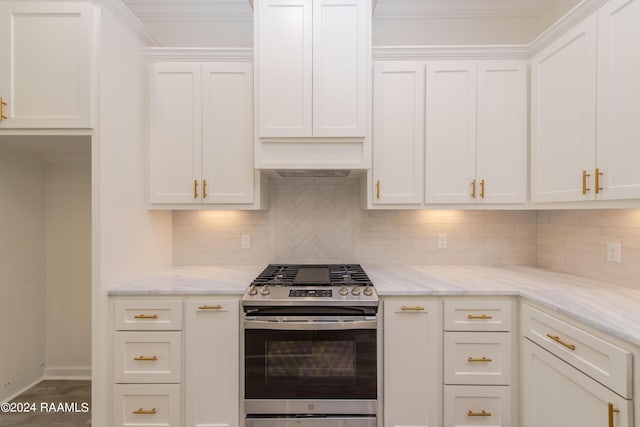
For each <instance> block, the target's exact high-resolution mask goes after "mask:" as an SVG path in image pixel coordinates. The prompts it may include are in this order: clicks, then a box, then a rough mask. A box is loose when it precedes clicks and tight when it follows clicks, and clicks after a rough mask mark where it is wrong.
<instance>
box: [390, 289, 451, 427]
mask: <svg viewBox="0 0 640 427" xmlns="http://www.w3.org/2000/svg"><path fill="white" fill-rule="evenodd" d="M383 304H384V330H383V339H384V373H383V375H384V390H383V392H384V395H383V399H384V427H401V426H402V427H405V426H411V427H437V426H440V425H442V423H441V419H442V417H441V414H440V412H441V409H440V408H441V403H442V396H441V393H442V379H441V378H442V373H441V366H442V349H441V345H442V344H441V343H442V308H441V307H442V302H441V301H437V300H429V299H420V298H416V299H407V300H385V301H384V303H383Z"/></svg>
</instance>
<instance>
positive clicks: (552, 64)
mask: <svg viewBox="0 0 640 427" xmlns="http://www.w3.org/2000/svg"><path fill="white" fill-rule="evenodd" d="M596 31H597V23H596V16H595V15H592V16H590V17H588V18H587V19H586V20H585V21H583V22H582V23H580V24H578V25H577V26H576V27H574V28H573V29H571V30H570V31H569V32H567V33H566V34H564V35H563V36H562V37H560V38H559V39H557V40H556V41H555V42H553V43H552V44H551V45H549V46H548V47H546V48H545V49H543V50H542V51H541V52H540V53H538V54H537V55H536V56H535V57H534V58H533V59H532V60H531V200H532V201H533V202H557V201H575V200H586V199H590V198H593V197H594V193H595V192H594V188H593V185H592V183H593V176H590V177H587V179H586V180H585V188H590V191H585V194H583V185H582V182H583V178H582V174H583V171H585V172H586V173H587V174H590V175H591V174H593V173H594V169H595V149H596V146H595V144H596V140H595V138H596V128H595V126H596Z"/></svg>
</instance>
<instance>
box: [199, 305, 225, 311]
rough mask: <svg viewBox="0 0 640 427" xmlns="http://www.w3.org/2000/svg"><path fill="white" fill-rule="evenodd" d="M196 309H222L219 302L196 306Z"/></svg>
mask: <svg viewBox="0 0 640 427" xmlns="http://www.w3.org/2000/svg"><path fill="white" fill-rule="evenodd" d="M198 310H222V306H221V305H220V304H217V305H201V306H200V307H198Z"/></svg>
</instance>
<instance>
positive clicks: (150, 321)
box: [114, 300, 182, 331]
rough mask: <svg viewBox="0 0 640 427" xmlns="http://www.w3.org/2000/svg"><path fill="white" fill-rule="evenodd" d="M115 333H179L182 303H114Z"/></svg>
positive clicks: (160, 301)
mask: <svg viewBox="0 0 640 427" xmlns="http://www.w3.org/2000/svg"><path fill="white" fill-rule="evenodd" d="M114 307H115V329H116V330H117V331H180V330H182V301H173V300H167V301H164V300H157V301H148V300H145V301H135V300H122V301H115V304H114Z"/></svg>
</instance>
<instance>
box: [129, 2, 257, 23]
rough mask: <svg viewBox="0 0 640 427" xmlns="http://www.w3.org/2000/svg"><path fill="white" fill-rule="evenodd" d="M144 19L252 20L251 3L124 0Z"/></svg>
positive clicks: (170, 20)
mask: <svg viewBox="0 0 640 427" xmlns="http://www.w3.org/2000/svg"><path fill="white" fill-rule="evenodd" d="M124 2H125V4H126V5H127V6H128V7H129V8H130V9H131V10H132V11H133V13H134V14H135V15H136V16H138V17H139V18H140V20H142V21H167V22H172V21H174V22H175V21H209V22H215V21H252V20H253V12H252V10H251V8H250V6H249V4H247V3H244V2H238V1H237V0H236V1H230V0H188V1H187V0H185V1H181V0H124Z"/></svg>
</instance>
